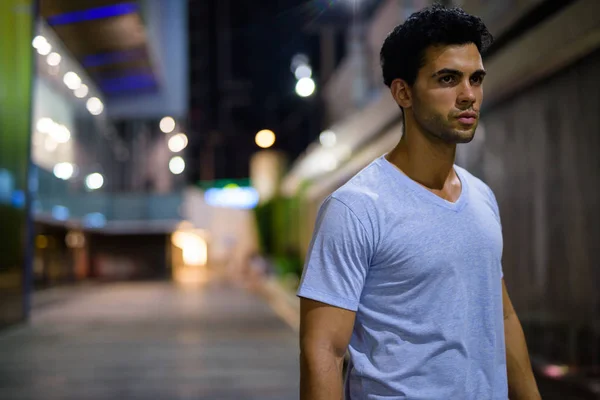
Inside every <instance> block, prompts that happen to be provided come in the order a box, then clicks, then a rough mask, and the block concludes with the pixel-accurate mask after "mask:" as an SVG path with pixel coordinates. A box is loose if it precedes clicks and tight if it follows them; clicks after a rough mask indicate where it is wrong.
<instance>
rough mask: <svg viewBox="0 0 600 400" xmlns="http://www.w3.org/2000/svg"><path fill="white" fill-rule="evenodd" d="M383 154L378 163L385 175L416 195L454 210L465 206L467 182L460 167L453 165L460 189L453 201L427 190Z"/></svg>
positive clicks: (467, 196)
mask: <svg viewBox="0 0 600 400" xmlns="http://www.w3.org/2000/svg"><path fill="white" fill-rule="evenodd" d="M385 156H386V154H384V155H383V156H381V157H380V158H379V165H381V167H382V168H383V169H384V170H385V171H386V173H387V175H389V177H390V178H391V179H392V180H394V181H396V182H397V183H399V184H400V185H402V186H404V187H407V188H409V189H410V190H412V191H413V192H414V193H415V194H416V195H417V196H419V197H420V198H421V199H423V200H424V201H427V202H430V203H434V204H436V205H438V206H441V207H444V208H447V209H450V210H452V211H455V212H459V211H460V210H462V209H463V208H464V207H465V206H466V204H467V202H468V198H469V184H468V182H467V179H466V177H465V176H464V174H463V172H462V171H461V168H460V167H458V166H457V165H454V171H455V172H456V175H457V176H458V179H460V183H461V191H460V196H459V197H458V199H456V201H455V202H451V201H448V200H446V199H443V198H441V197H440V196H438V195H436V194H435V193H433V192H431V191H430V190H427V189H426V188H425V187H423V186H422V185H420V184H419V183H417V182H416V181H414V180H412V179H411V178H409V177H408V176H407V175H406V174H405V173H404V172H402V171H401V170H400V169H399V168H398V167H396V166H395V165H394V164H392V163H391V162H390V161H388V159H387V158H386V157H385Z"/></svg>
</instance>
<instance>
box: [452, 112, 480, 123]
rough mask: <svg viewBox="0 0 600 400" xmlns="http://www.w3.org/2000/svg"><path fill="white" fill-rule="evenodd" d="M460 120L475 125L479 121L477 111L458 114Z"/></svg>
mask: <svg viewBox="0 0 600 400" xmlns="http://www.w3.org/2000/svg"><path fill="white" fill-rule="evenodd" d="M457 118H458V122H460V123H461V124H463V125H474V124H475V123H476V122H477V113H474V112H464V113H462V114H459V115H458V117H457Z"/></svg>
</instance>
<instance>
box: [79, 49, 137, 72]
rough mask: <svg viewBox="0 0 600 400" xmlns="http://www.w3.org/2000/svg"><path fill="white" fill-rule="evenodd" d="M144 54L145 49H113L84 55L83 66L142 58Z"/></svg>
mask: <svg viewBox="0 0 600 400" xmlns="http://www.w3.org/2000/svg"><path fill="white" fill-rule="evenodd" d="M145 55H146V50H145V49H133V50H124V51H114V52H111V53H99V54H91V55H89V56H85V58H84V59H83V62H82V64H83V66H84V67H86V68H94V67H101V66H103V65H111V64H119V63H125V62H128V61H135V60H139V59H142V58H143V57H144V56H145Z"/></svg>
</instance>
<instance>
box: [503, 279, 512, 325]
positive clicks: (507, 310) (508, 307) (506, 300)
mask: <svg viewBox="0 0 600 400" xmlns="http://www.w3.org/2000/svg"><path fill="white" fill-rule="evenodd" d="M502 308H503V310H504V319H505V320H506V319H508V317H510V316H511V315H512V314H514V313H515V309H514V308H513V305H512V302H511V301H510V296H509V295H508V291H507V290H506V284H505V283H504V279H502Z"/></svg>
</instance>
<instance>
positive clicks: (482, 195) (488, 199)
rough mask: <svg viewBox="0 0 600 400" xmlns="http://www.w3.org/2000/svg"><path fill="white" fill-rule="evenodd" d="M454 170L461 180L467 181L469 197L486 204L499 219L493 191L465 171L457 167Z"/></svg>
mask: <svg viewBox="0 0 600 400" xmlns="http://www.w3.org/2000/svg"><path fill="white" fill-rule="evenodd" d="M455 168H456V170H457V171H458V173H459V174H460V176H461V178H465V179H466V180H467V184H468V185H469V191H470V192H471V197H472V198H475V200H479V201H482V202H484V203H486V204H488V205H489V206H490V207H491V208H492V210H493V211H494V213H495V214H496V216H498V217H499V214H500V213H499V209H498V202H497V201H496V196H495V195H494V191H493V190H492V189H491V188H490V187H489V186H488V185H487V184H486V183H485V182H484V181H482V180H481V179H479V178H478V177H476V176H475V175H473V174H471V173H470V172H469V171H467V170H466V169H464V168H462V167H459V166H455Z"/></svg>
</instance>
